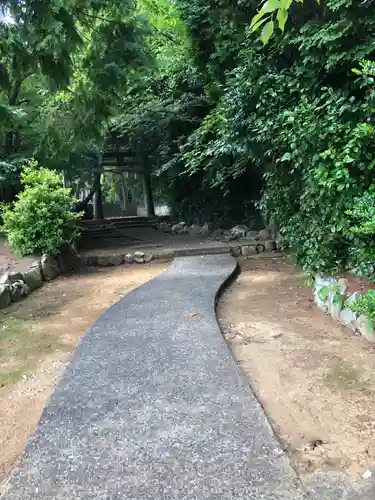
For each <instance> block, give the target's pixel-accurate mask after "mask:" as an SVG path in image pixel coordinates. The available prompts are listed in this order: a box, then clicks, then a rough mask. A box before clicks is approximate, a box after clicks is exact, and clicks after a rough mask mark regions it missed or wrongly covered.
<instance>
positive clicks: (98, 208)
mask: <svg viewBox="0 0 375 500" xmlns="http://www.w3.org/2000/svg"><path fill="white" fill-rule="evenodd" d="M100 177H101V173H100V172H99V173H95V181H94V184H95V185H96V189H95V197H94V219H104V215H103V195H102V184H101V181H100Z"/></svg>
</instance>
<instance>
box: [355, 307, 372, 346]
mask: <svg viewBox="0 0 375 500" xmlns="http://www.w3.org/2000/svg"><path fill="white" fill-rule="evenodd" d="M356 324H357V330H358V331H359V332H360V333H361V335H362V336H363V337H365V339H366V340H368V341H369V342H371V344H375V332H374V327H373V324H372V321H370V320H369V318H368V317H367V316H364V315H363V314H361V316H359V317H358V318H357V321H356Z"/></svg>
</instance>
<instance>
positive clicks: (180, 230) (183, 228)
mask: <svg viewBox="0 0 375 500" xmlns="http://www.w3.org/2000/svg"><path fill="white" fill-rule="evenodd" d="M187 229H188V228H187V225H186V223H185V222H179V223H178V224H175V225H174V226H173V227H172V234H185V233H187Z"/></svg>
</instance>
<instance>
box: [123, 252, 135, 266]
mask: <svg viewBox="0 0 375 500" xmlns="http://www.w3.org/2000/svg"><path fill="white" fill-rule="evenodd" d="M124 262H125V263H126V264H131V263H132V262H133V256H132V254H131V253H127V254H126V255H125V256H124Z"/></svg>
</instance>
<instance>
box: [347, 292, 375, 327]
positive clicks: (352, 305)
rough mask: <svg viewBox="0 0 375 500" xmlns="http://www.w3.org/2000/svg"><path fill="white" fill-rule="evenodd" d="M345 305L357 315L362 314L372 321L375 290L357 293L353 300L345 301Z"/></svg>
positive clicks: (374, 307)
mask: <svg viewBox="0 0 375 500" xmlns="http://www.w3.org/2000/svg"><path fill="white" fill-rule="evenodd" d="M346 305H347V307H348V308H349V309H351V310H352V311H353V312H355V313H357V314H358V315H360V314H363V315H364V316H367V317H368V318H370V320H371V321H373V320H374V318H375V290H369V291H368V292H367V293H362V294H359V295H358V297H357V298H356V299H355V300H354V301H353V302H347V304H346Z"/></svg>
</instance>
